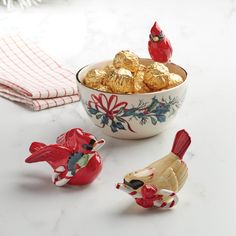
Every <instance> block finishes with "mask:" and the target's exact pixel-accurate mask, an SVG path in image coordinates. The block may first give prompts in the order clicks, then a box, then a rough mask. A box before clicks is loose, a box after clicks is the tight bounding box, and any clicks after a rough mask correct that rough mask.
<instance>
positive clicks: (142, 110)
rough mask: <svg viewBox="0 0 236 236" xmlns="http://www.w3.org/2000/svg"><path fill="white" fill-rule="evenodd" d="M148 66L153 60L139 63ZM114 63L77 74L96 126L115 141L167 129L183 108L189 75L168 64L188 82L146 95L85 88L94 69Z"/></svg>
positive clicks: (97, 64) (98, 65)
mask: <svg viewBox="0 0 236 236" xmlns="http://www.w3.org/2000/svg"><path fill="white" fill-rule="evenodd" d="M140 62H141V63H143V64H145V65H148V64H150V63H152V60H150V59H140ZM111 63H112V62H111V61H105V62H100V63H96V64H92V65H89V66H86V67H84V68H83V69H81V70H80V71H79V72H78V74H77V84H78V89H79V91H80V93H81V98H82V103H83V105H84V108H85V110H86V112H87V113H88V115H89V117H90V118H91V120H92V121H93V123H94V124H95V125H96V126H97V127H99V128H101V129H102V131H103V132H104V133H105V134H107V135H109V136H112V137H115V138H122V139H140V138H147V137H151V136H154V135H156V134H158V133H160V132H161V131H163V130H164V129H165V128H167V127H168V125H169V124H170V122H171V121H172V120H173V118H174V117H175V115H176V114H177V111H178V110H179V108H180V107H181V105H182V103H183V101H184V98H185V95H186V90H187V82H188V78H187V73H186V72H185V70H184V69H182V68H181V67H179V66H178V65H175V64H173V63H167V64H166V65H167V67H168V68H169V70H170V72H174V73H176V74H179V75H181V76H182V77H183V79H184V80H185V81H184V82H183V83H182V84H180V85H179V86H177V87H174V88H172V89H168V90H163V91H160V92H153V93H144V94H128V95H125V94H112V93H104V92H101V91H98V90H95V89H90V88H88V87H86V86H84V85H83V84H82V82H83V79H84V76H85V75H86V73H87V72H88V71H89V70H90V69H91V68H103V67H104V66H106V65H108V64H111Z"/></svg>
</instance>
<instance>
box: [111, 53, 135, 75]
mask: <svg viewBox="0 0 236 236" xmlns="http://www.w3.org/2000/svg"><path fill="white" fill-rule="evenodd" d="M113 65H114V66H115V68H117V69H119V68H125V69H127V70H129V71H131V72H136V71H138V69H139V58H138V56H137V55H136V54H135V53H133V52H131V51H128V50H125V51H121V52H119V53H117V54H116V56H115V58H114V60H113Z"/></svg>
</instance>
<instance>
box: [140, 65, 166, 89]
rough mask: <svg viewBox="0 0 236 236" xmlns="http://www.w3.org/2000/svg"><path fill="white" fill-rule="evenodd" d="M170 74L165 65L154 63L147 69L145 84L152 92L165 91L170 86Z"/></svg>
mask: <svg viewBox="0 0 236 236" xmlns="http://www.w3.org/2000/svg"><path fill="white" fill-rule="evenodd" d="M169 74H170V73H169V70H168V68H167V67H166V66H165V65H164V64H161V63H157V62H154V63H152V64H150V65H149V66H147V68H146V72H145V75H144V83H145V84H146V85H147V86H148V88H149V89H151V90H152V91H158V90H161V89H165V88H167V87H168V85H169V78H170V75H169Z"/></svg>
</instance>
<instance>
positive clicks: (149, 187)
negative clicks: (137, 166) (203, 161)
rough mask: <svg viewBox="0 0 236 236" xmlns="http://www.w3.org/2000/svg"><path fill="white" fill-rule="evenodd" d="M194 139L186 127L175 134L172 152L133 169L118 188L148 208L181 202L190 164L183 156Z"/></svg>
mask: <svg viewBox="0 0 236 236" xmlns="http://www.w3.org/2000/svg"><path fill="white" fill-rule="evenodd" d="M190 143H191V138H190V136H189V135H188V133H187V132H186V131H185V130H180V131H178V132H177V134H176V136H175V140H174V143H173V147H172V150H171V152H170V153H169V154H168V155H167V156H165V157H163V158H161V159H160V160H158V161H155V162H153V163H152V164H150V165H149V166H147V167H146V168H144V169H141V170H138V171H134V172H131V173H129V174H127V175H126V176H125V178H124V182H123V183H118V184H117V186H116V188H117V189H121V190H123V191H125V192H127V193H128V194H129V195H131V196H132V197H133V198H134V199H135V201H136V203H137V204H138V205H140V206H142V207H144V208H150V207H154V206H155V207H159V208H171V207H173V206H174V205H176V204H177V202H178V197H177V195H176V193H177V192H178V191H179V190H180V189H181V188H182V187H183V185H184V183H185V181H186V179H187V176H188V168H187V166H186V164H185V163H184V161H183V160H182V159H183V156H184V154H185V152H186V150H187V149H188V147H189V145H190Z"/></svg>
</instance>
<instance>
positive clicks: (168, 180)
mask: <svg viewBox="0 0 236 236" xmlns="http://www.w3.org/2000/svg"><path fill="white" fill-rule="evenodd" d="M157 182H158V183H157V186H158V187H159V189H168V190H171V191H173V192H177V191H178V188H179V184H178V179H177V176H176V174H175V172H174V170H173V169H172V168H171V167H170V168H168V169H166V170H165V171H164V173H163V174H162V175H161V176H160V177H159V178H158V180H157Z"/></svg>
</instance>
